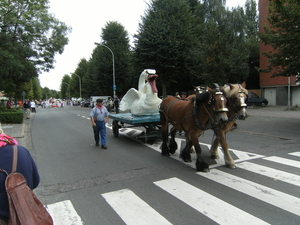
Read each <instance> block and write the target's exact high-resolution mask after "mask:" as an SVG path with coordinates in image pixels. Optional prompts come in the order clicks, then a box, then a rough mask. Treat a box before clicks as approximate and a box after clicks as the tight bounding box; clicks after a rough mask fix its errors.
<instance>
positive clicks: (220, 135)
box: [216, 130, 236, 168]
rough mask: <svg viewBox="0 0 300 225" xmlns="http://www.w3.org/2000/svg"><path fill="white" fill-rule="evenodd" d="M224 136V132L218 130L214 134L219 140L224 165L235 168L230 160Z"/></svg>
mask: <svg viewBox="0 0 300 225" xmlns="http://www.w3.org/2000/svg"><path fill="white" fill-rule="evenodd" d="M225 134H226V132H225V130H218V131H217V133H216V135H217V138H218V139H219V142H220V144H221V147H222V151H223V153H224V161H225V165H226V166H227V167H229V168H236V165H235V163H234V160H233V159H232V157H231V155H230V153H229V150H228V144H227V140H226V137H225Z"/></svg>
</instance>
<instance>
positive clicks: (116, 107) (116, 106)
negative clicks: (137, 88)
mask: <svg viewBox="0 0 300 225" xmlns="http://www.w3.org/2000/svg"><path fill="white" fill-rule="evenodd" d="M119 105H120V99H119V98H118V97H117V96H116V97H115V101H114V106H115V109H116V114H118V113H119Z"/></svg>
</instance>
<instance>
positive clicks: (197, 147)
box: [190, 135, 209, 172]
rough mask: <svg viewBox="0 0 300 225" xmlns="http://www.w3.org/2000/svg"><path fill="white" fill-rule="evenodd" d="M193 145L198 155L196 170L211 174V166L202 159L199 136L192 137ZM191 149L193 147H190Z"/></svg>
mask: <svg viewBox="0 0 300 225" xmlns="http://www.w3.org/2000/svg"><path fill="white" fill-rule="evenodd" d="M191 141H192V144H193V145H194V148H195V151H196V154H197V160H196V169H197V171H201V172H209V165H208V164H207V163H206V162H204V159H203V158H202V155H201V147H200V144H199V140H198V136H195V135H194V136H193V137H191ZM190 148H191V146H190Z"/></svg>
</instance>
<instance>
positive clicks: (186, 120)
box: [159, 87, 228, 172]
mask: <svg viewBox="0 0 300 225" xmlns="http://www.w3.org/2000/svg"><path fill="white" fill-rule="evenodd" d="M226 102H227V100H226V98H225V97H224V96H223V93H222V92H220V90H219V89H211V88H209V87H207V90H206V91H204V92H202V93H197V94H196V96H194V98H193V99H192V100H181V99H178V98H175V97H173V96H170V97H167V98H165V99H163V101H162V103H161V105H160V109H159V113H160V121H161V125H162V128H161V130H162V140H163V143H162V146H161V150H162V152H161V154H162V155H165V156H169V155H170V154H169V153H171V154H174V152H175V151H176V149H177V143H176V142H175V138H174V137H175V133H176V131H177V130H184V131H185V137H186V146H185V148H184V149H183V151H182V152H181V153H180V157H181V158H182V159H183V161H185V162H191V154H190V149H191V147H192V146H193V145H194V147H195V151H196V154H197V160H196V169H197V170H198V171H203V172H207V171H209V165H208V164H207V163H206V162H204V160H203V158H202V156H201V148H200V145H199V141H198V138H199V136H200V135H201V134H202V133H203V132H204V131H205V130H207V129H211V128H212V126H216V125H218V124H220V126H221V124H223V123H226V122H227V121H228V117H227V111H228V109H227V108H226V107H225V105H226ZM169 123H171V124H172V125H173V128H172V130H171V140H170V145H169V147H170V148H169V147H168V146H167V143H168V136H169V133H168V130H169V129H168V124H169Z"/></svg>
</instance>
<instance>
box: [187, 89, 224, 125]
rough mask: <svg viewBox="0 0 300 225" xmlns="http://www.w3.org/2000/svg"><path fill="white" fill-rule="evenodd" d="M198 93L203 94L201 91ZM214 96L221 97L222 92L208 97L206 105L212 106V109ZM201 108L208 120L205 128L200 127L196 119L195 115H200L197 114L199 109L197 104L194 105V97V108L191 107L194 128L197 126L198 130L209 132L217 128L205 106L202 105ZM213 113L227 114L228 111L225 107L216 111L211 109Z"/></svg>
mask: <svg viewBox="0 0 300 225" xmlns="http://www.w3.org/2000/svg"><path fill="white" fill-rule="evenodd" d="M206 92H207V90H206ZM199 93H200V94H201V93H203V90H202V91H200V92H199ZM215 95H223V92H221V91H220V90H218V91H217V92H216V93H214V94H212V95H210V99H209V101H208V105H210V106H212V107H213V105H214V103H215V101H216V100H215V99H214V96H215ZM221 100H222V101H223V99H221ZM203 107H204V109H205V111H206V113H207V114H208V115H209V120H208V121H207V124H206V126H205V127H203V126H202V125H201V123H200V121H199V119H198V117H197V115H199V113H200V112H199V111H200V109H199V106H197V104H196V97H194V107H193V111H192V113H193V118H194V121H195V124H196V126H197V127H198V128H199V129H200V130H209V129H213V128H215V127H217V125H218V123H217V122H216V121H215V119H214V118H213V116H212V115H211V114H210V113H209V112H208V109H207V108H206V106H205V105H204V104H203ZM213 111H214V112H217V113H218V112H227V111H228V109H227V108H226V107H223V108H220V109H218V110H216V109H215V108H214V107H213Z"/></svg>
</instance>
